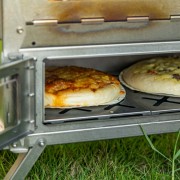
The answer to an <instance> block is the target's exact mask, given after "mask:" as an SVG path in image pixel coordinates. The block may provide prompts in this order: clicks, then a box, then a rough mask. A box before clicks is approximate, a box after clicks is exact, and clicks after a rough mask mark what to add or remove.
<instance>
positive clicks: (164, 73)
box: [121, 57, 180, 96]
mask: <svg viewBox="0 0 180 180" xmlns="http://www.w3.org/2000/svg"><path fill="white" fill-rule="evenodd" d="M121 78H122V80H123V81H124V84H125V85H127V86H128V87H130V88H131V89H134V90H138V91H141V92H146V93H152V94H165V95H170V96H171V95H172V96H180V58H173V57H157V58H152V59H148V60H143V61H140V62H137V63H135V64H133V65H132V66H130V67H128V68H126V69H125V70H123V71H122V73H121Z"/></svg>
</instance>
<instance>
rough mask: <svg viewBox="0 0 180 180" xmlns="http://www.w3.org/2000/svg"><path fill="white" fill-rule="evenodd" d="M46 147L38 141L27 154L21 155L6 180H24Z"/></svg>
mask: <svg viewBox="0 0 180 180" xmlns="http://www.w3.org/2000/svg"><path fill="white" fill-rule="evenodd" d="M45 147H46V145H45V144H44V143H43V142H42V141H38V142H37V143H36V144H35V145H34V146H33V147H32V148H30V149H29V151H28V152H27V153H22V154H19V155H18V157H17V159H16V161H15V163H14V164H13V166H12V167H11V169H10V170H9V172H8V173H7V175H6V177H5V178H4V179H5V180H10V179H13V180H21V179H22V180H23V179H25V177H26V175H27V174H28V172H29V171H30V170H31V168H32V167H33V165H34V163H35V162H36V161H37V159H38V158H39V156H40V155H41V153H42V152H43V150H44V149H45Z"/></svg>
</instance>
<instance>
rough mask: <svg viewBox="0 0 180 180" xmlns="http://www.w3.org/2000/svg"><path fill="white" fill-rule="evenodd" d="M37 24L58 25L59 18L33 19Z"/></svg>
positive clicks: (34, 23)
mask: <svg viewBox="0 0 180 180" xmlns="http://www.w3.org/2000/svg"><path fill="white" fill-rule="evenodd" d="M32 23H33V25H35V26H44V25H57V24H58V20H57V19H36V20H33V21H32Z"/></svg>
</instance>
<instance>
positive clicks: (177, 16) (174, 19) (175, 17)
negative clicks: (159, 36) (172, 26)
mask: <svg viewBox="0 0 180 180" xmlns="http://www.w3.org/2000/svg"><path fill="white" fill-rule="evenodd" d="M170 21H171V22H175V21H180V15H171V16H170Z"/></svg>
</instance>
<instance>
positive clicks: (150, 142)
mask: <svg viewBox="0 0 180 180" xmlns="http://www.w3.org/2000/svg"><path fill="white" fill-rule="evenodd" d="M140 127H141V130H142V132H143V134H144V136H145V138H146V140H147V141H148V143H149V145H150V146H151V148H152V149H153V150H154V151H155V152H157V153H158V154H160V155H161V156H162V157H164V158H165V159H167V160H168V161H170V162H172V160H171V159H169V158H168V157H166V156H165V155H164V154H162V153H161V152H160V151H158V150H157V149H156V148H155V146H154V145H153V143H152V141H151V140H150V138H149V137H148V135H147V134H146V132H145V131H144V129H143V127H142V126H141V125H140Z"/></svg>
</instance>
